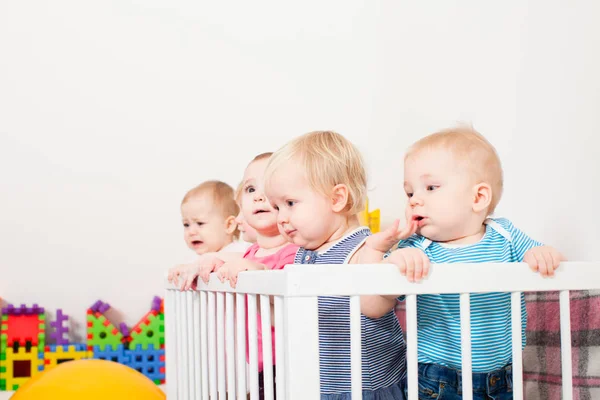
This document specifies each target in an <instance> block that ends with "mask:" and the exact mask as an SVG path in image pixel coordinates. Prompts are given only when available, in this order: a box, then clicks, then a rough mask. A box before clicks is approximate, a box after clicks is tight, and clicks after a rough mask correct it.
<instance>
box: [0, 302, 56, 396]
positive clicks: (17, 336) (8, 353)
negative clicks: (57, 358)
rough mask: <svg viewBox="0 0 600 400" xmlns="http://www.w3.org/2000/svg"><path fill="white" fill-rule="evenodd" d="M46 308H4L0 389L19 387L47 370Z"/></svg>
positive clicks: (0, 356) (1, 329)
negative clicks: (45, 352) (45, 346)
mask: <svg viewBox="0 0 600 400" xmlns="http://www.w3.org/2000/svg"><path fill="white" fill-rule="evenodd" d="M45 320H46V317H45V315H44V309H43V308H41V307H38V305H37V304H34V305H33V307H31V308H29V307H26V306H25V305H24V304H23V305H21V307H19V308H16V307H14V306H13V305H12V304H9V305H8V307H6V308H4V309H2V324H1V328H0V389H1V390H16V389H18V388H19V386H20V385H22V384H23V383H24V382H25V381H26V380H27V379H29V378H31V377H32V376H34V375H36V374H37V373H38V372H40V371H42V370H43V369H44V345H45V341H46V335H45Z"/></svg>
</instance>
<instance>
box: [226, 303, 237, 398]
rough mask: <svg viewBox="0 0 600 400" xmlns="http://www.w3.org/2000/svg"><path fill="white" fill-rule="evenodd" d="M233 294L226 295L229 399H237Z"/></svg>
mask: <svg viewBox="0 0 600 400" xmlns="http://www.w3.org/2000/svg"><path fill="white" fill-rule="evenodd" d="M234 296H235V294H233V293H226V294H225V320H226V323H227V326H226V329H225V342H226V347H227V348H226V354H227V397H229V398H231V399H235V308H234V304H235V303H234Z"/></svg>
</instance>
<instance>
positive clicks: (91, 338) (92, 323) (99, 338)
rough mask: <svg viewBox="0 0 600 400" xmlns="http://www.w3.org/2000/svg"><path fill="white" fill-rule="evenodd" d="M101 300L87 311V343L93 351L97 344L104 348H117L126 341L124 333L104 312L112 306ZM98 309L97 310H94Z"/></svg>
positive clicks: (101, 348)
mask: <svg viewBox="0 0 600 400" xmlns="http://www.w3.org/2000/svg"><path fill="white" fill-rule="evenodd" d="M98 303H102V302H100V301H98V302H96V303H95V304H94V305H93V306H92V307H90V309H88V311H87V345H88V350H89V351H91V350H92V349H93V348H94V347H95V346H98V347H99V349H100V350H104V348H105V347H106V346H112V347H113V348H117V346H118V345H119V344H122V343H123V342H124V337H123V334H122V333H121V332H120V331H119V329H117V328H116V327H115V326H114V325H113V324H112V323H111V322H110V321H109V320H108V318H106V317H105V316H104V315H103V314H102V313H103V312H106V311H107V310H108V309H109V308H110V306H109V305H108V304H106V303H102V304H100V305H98ZM94 310H96V311H94Z"/></svg>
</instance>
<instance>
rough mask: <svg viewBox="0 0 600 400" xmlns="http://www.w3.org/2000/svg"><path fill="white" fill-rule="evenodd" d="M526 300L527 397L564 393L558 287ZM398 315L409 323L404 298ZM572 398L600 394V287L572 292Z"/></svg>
mask: <svg viewBox="0 0 600 400" xmlns="http://www.w3.org/2000/svg"><path fill="white" fill-rule="evenodd" d="M525 298H526V300H527V313H528V319H527V346H526V347H525V349H524V351H523V370H524V377H523V379H524V384H525V399H526V400H560V399H561V390H562V387H561V382H562V378H561V376H562V374H561V361H560V307H559V301H558V293H557V292H545V293H542V292H535V293H527V294H526V295H525ZM396 315H397V316H398V319H399V320H400V324H401V325H402V329H405V328H406V311H405V308H404V302H402V303H398V305H397V307H396ZM571 345H572V356H573V399H574V400H600V290H598V291H580V292H571Z"/></svg>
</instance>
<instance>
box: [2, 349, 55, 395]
mask: <svg viewBox="0 0 600 400" xmlns="http://www.w3.org/2000/svg"><path fill="white" fill-rule="evenodd" d="M2 351H3V353H2V355H3V357H2V367H1V368H0V381H2V389H3V390H17V389H18V388H19V386H21V385H22V384H23V383H25V382H26V381H27V380H28V379H29V378H31V377H33V376H35V375H37V374H38V373H40V372H41V371H43V370H44V353H41V352H38V351H37V348H32V349H31V350H30V351H27V350H26V349H25V348H24V347H19V348H18V350H17V351H15V350H14V349H13V347H7V348H3V350H2Z"/></svg>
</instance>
